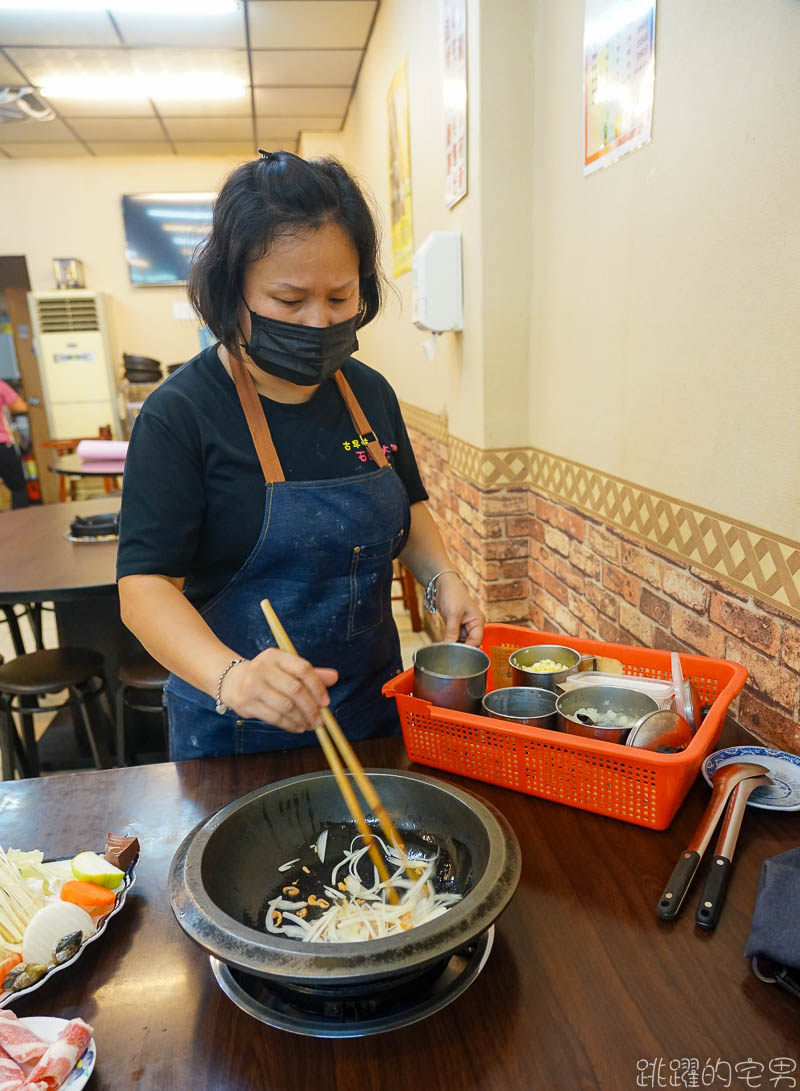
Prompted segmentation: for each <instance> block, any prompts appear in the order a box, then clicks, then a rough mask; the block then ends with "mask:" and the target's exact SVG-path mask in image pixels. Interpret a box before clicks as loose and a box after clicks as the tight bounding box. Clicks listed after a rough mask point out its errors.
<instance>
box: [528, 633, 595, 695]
mask: <svg viewBox="0 0 800 1091" xmlns="http://www.w3.org/2000/svg"><path fill="white" fill-rule="evenodd" d="M543 659H552V660H553V662H554V663H563V664H564V669H563V670H558V671H545V672H542V671H535V670H534V669H533V667H534V666H535V665H536V663H540V662H541V661H542V660H543ZM508 662H509V664H510V666H511V681H512V683H513V685H515V686H536V687H537V688H539V689H549V690H552V691H553V692H554V693H555V689H556V686H557V685H559V684H560V683H561V682H563V681H565V679H566V677H567V675H568V674H572V672H573V671H575V670H590V669H591V668H593V667H594V665H595V657H594V656H592V655H581V654H580V652H576V651H575V649H574V648H566V647H563V646H562V645H561V644H532V645H531V646H530V647H529V648H517V650H516V651H515V652H512V653H511V655H510V656H509V657H508Z"/></svg>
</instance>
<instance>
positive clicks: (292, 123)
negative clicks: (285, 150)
mask: <svg viewBox="0 0 800 1091" xmlns="http://www.w3.org/2000/svg"><path fill="white" fill-rule="evenodd" d="M340 128H341V122H340V121H339V120H337V119H336V118H330V117H260V118H257V119H256V132H257V133H258V143H259V147H264V146H265V145H269V146H274V145H275V143H276V141H283V142H284V143H285V142H286V141H289V142H291V141H295V140H297V139H298V137H299V135H300V133H301V132H334V133H338V132H339V129H340ZM281 146H283V145H281Z"/></svg>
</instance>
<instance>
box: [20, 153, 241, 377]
mask: <svg viewBox="0 0 800 1091" xmlns="http://www.w3.org/2000/svg"><path fill="white" fill-rule="evenodd" d="M235 165H236V164H235V163H233V162H230V161H228V160H225V159H220V158H213V159H212V158H210V159H177V158H174V157H173V158H171V159H166V158H164V159H137V158H133V157H131V158H125V159H98V160H91V159H86V158H74V159H48V160H16V161H3V163H2V164H0V208H2V210H3V230H2V241H1V242H0V252H2V253H3V254H24V255H25V257H26V259H27V263H28V273H29V276H30V279H31V286H32V287H33V288H34V289H35V290H37V289H38V290H42V291H52V290H53V289H54V288H55V281H54V279H53V271H52V264H51V262H52V259H53V258H54V257H76V258H80V259H81V260H82V261H83V264H84V270H85V273H86V286H87V288H93V289H97V290H100V291H103V292H106V293H108V297H109V299H108V302H109V310H110V315H111V336H112V352H113V354H114V362H115V364H116V366H117V368H118V369H120V370H121V367H122V353H123V352H130V353H133V354H137V355H142V356H151V357H154V358H155V359H157V360H160V361H161V362H162V364H170V363H175V362H178V361H182V360H186V359H188V358H189V357H190V356H194V355H195V353H197V352H198V351H199V349H200V344H199V341H198V338H197V323H196V322H190V321H186V320H182V321H176V320H175V319H174V318H173V317H172V304H173V302H174V301H176V300H185V299H186V292H185V290H184V289H183V288H134V287H132V285H131V283H130V280H129V278H128V267H127V263H126V261H125V234H124V229H123V222H122V204H121V198H122V195H123V194H125V193H143V192H151V191H156V192H158V191H175V192H188V191H199V192H205V191H215V190H217V189H218V188H219V186H220V184H221V182H222V181H223V179H224V178H225V176H226V175H227V174H228V173H229V171H230V170H231V169H232V168H233V167H234V166H235Z"/></svg>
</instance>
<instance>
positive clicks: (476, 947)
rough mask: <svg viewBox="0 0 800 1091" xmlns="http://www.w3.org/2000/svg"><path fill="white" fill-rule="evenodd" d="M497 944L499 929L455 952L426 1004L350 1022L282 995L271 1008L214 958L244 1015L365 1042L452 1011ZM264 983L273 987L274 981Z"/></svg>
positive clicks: (221, 984) (220, 979)
mask: <svg viewBox="0 0 800 1091" xmlns="http://www.w3.org/2000/svg"><path fill="white" fill-rule="evenodd" d="M493 943H494V925H490V927H489V928H488V929H487V930H486V931H485V932H483V933H482V934H481V935H480V936H478V937H477V938H476V939H475V940H474V941H473V942H472V943H471V944H470V945H469V946H467V947H462V948H460V950H458V951H454V952H453V954H452V955H451V956H450V958H449V959H448V961H447V964H446V966H445V968H444V969H443V971H442V974H441V975H440V976H439V977H438V978H437V980H436V981H435V982H434V983H433V985H432V986H431V989H430V990H429V991H428V992H426V993H425V995H424V996H423V997H422V999H421V1000H419V1001H418V1002H416V1003H411V1004H409V1005H408V1006H401V1007H400V1009H399V1010H396V1011H393V1012H389V1013H386V1012H383V1013H379V1014H377V1015H376V1016H374V1017H372V1018H365V1019H358V1020H354V1021H350V1022H348V1021H340V1020H337V1019H333V1018H325V1017H324V1016H323V1015H313V1014H310V1013H307V1012H304V1011H300V1010H299V1009H295V1008H294V1007H293V1006H292V1005H291V1004H288V1003H286V1002H285V998H279V997H278V996H277V994H276V1001H278V1000H279V999H282V1000H283V1002H282V1003H280V1004H277V1003H276V1006H275V1007H274V1008H267V1007H266V1006H265V1005H263V1004H260V1003H259V1002H258V1001H257V1000H256V999H255V998H254V997H253V996H251V995H250V993H248V992H247V990H246V989H245V988H243V986H242V985H241V984H240V983H239V982H238V981H237V980H236V979H235V978H234V976H233V974H232V972H231V968H230V966H228V965H227V963H224V962H221V961H220V960H219V959H217V958H214V956H213V955H211V956H209V962H210V963H211V970H212V973H213V974H214V977H215V978H216V980H217V984H218V985H219V987H220V988H221V989H222V991H223V992H224V993H225V995H226V996H227V997H228V998H229V999H230V1000H232V1001H233V1002H234V1004H236V1006H237V1007H238V1008H241V1010H242V1011H244V1012H246V1013H247V1014H248V1015H252V1017H253V1018H254V1019H258V1020H259V1022H261V1023H265V1024H266V1025H267V1026H270V1027H274V1028H275V1029H277V1030H285V1031H288V1032H289V1033H291V1034H300V1035H304V1036H305V1037H308V1038H365V1037H367V1036H369V1035H372V1034H383V1033H385V1032H386V1031H390V1030H399V1029H400V1028H401V1027H407V1026H410V1025H411V1024H412V1023H418V1022H419V1021H420V1020H421V1019H425V1018H427V1017H428V1016H429V1015H433V1014H434V1013H435V1012H437V1011H441V1010H442V1008H445V1007H447V1005H448V1004H451V1003H452V1002H453V1001H454V1000H455V999H456V998H457V997H459V996H460V995H461V994H462V993H463V992H464V991H465V990H466V989H467V988H469V986H470V985H471V984H472V983H473V981H474V980H475V978H476V977H477V976H478V974H479V973H480V972H481V970H482V969H483V967H484V966H485V965H486V960H487V959H488V957H489V954H490V952H491V950H492V945H493ZM262 983H263V985H264V986H265V987H266V988H268V984H269V983H268V982H266V981H263V982H262Z"/></svg>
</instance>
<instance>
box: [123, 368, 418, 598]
mask: <svg viewBox="0 0 800 1091" xmlns="http://www.w3.org/2000/svg"><path fill="white" fill-rule="evenodd" d="M342 372H343V374H344V376H345V378H346V379H347V381H348V383H349V384H350V386H351V387H352V390H353V393H354V394H355V396H356V398H357V399H358V402H359V404H360V405H361V408H362V409H363V410H364V413H365V415H366V417H367V420H368V421H369V424H370V427H371V428H372V429H373V431H374V432H375V435H376V436H377V437H378V440H379V442H380V443H381V445H382V447H383V449H384V451H385V452H386V455H387V458H388V460H389V462H390V463H391V465H392V466H393V467H394V469H395V470H396V472H397V474H398V476H399V477H400V479H401V480H402V482H403V484H404V485H405V488H406V492H407V493H408V499H409V501H410V503H412V504H415V503H417V502H418V501H420V500H426V499H427V493H426V491H425V489H424V487H423V485H422V481H421V479H420V475H419V470H418V468H417V463H416V459H415V458H414V452H413V451H412V449H411V444H410V442H409V439H408V434H407V432H406V428H405V424H404V423H403V418H402V416H401V414H400V406H399V405H398V402H397V397H396V395H395V393H394V391H393V390H392V388H391V387H390V386H389V384H388V382H387V381H386V379H384V378H383V376H382V375H380V374H379V373H378V372H377V371H374V370H373V369H372V368H370V367H367V365H366V364H362V363H361V362H360V361H358V360H354V359H350V360H348V361H347V362H346V363H345V365H344V367H343V368H342ZM260 401H261V405H262V406H263V408H264V410H265V413H266V417H267V422H268V424H269V429H270V432H271V434H272V440H273V443H274V444H275V450H276V452H277V454H278V458H279V459H280V463H281V467H282V468H283V473H284V476H285V478H286V480H287V481H319V480H323V479H325V480H330V479H332V478H336V477H350V476H355V475H356V474H359V473H369V472H371V471H373V470H374V469H375V463H374V462H373V461H372V459H371V458H370V457H369V456H368V454H367V451H366V447H365V445H364V443H363V442H362V439H361V437H359V436H358V434H357V432H356V429H355V427H354V425H353V422H352V421H351V420H350V414H349V413H348V411H347V407H346V406H345V404H344V400H343V399H342V396H341V394H340V393H339V389H338V387H337V386H336V383H335V382H334V380H333V379H328V380H327V381H326V382H324V383H322V385H321V386H320V387H319V388H318V390H317V391H316V392H315V393H314V395H313V396H312V397H311V399H310V400H309V401H307V402H301V403H299V404H291V405H290V404H286V403H284V402H275V401H272V400H271V399H269V398H264V397H261V398H260ZM264 499H265V493H264V476H263V474H262V472H261V467H260V464H259V461H258V456H257V455H256V451H255V447H254V446H253V440H252V438H251V436H250V431H249V429H248V427H247V421H246V420H245V416H244V412H243V410H242V407H241V405H240V403H239V398H238V395H237V393H236V387H235V386H234V384H233V381H232V379H231V378H230V376H229V375H228V373H227V372H226V371H225V368H224V367H223V366H222V363H221V362H220V359H219V357H218V356H217V350H216V347H211V348H207V349H205V350H204V351H203V352H201V353H200V354H199V355H198V356H196V357H195V358H194V359H193V360H190V361H189V362H188V363H186V364H184V365H183V367H181V368H179V369H178V370H177V371H175V372H173V374H172V375H170V377H169V378H168V379H166V380H165V382H164V383H162V384H161V386H160V387H159V388H158V389H157V390H154V391H153V393H152V394H150V396H149V397H148V399H147V401H146V402H145V404H144V405H143V407H142V411H141V413H140V414H139V416H138V417H137V419H136V423H135V425H134V428H133V433H132V435H131V441H130V444H129V447H128V455H127V458H126V461H125V476H124V481H123V489H122V511H121V516H120V537H119V551H118V554H117V578H119V577H120V576H130V575H134V574H143V573H151V574H152V573H157V574H160V575H163V576H185V577H186V585H185V590H186V595H187V597H188V598H189V599H190V600H191V601H192V602H193V603H195V604H196V605H202V604H203V603H204V602H207V601H208V600H209V599H210V598H211V597H212V596H213V595H214V594H215V593H216V592H217V591H218V590H219V589H220V588H221V587H223V586H224V585H225V584H226V583H227V581H228V580H229V579H230V578H231V577H232V576H233V575H234V574H235V573H236V572H237V571H238V570H239V569H240V568H241V567H242V565H243V564H244V562H245V561H246V560H247V558H248V556H249V555H250V553H251V551H252V549H253V547H254V545H255V544H256V541H257V539H258V535H259V532H260V530H261V525H262V522H263V518H264Z"/></svg>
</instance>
